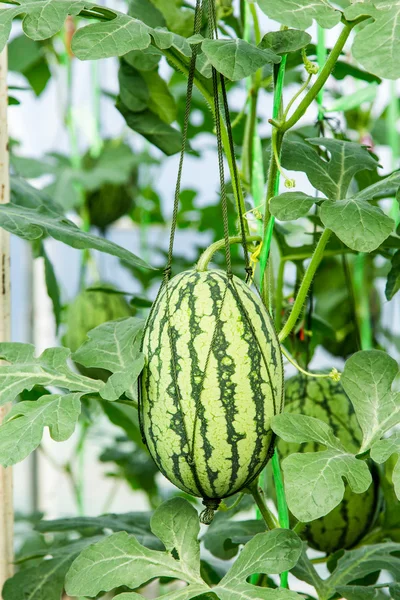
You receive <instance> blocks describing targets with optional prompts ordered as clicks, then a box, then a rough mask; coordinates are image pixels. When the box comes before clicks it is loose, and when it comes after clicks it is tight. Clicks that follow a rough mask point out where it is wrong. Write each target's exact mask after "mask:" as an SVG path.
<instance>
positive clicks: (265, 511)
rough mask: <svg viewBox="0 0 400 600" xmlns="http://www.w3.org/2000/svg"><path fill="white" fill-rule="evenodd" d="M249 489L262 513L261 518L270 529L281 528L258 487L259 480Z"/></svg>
mask: <svg viewBox="0 0 400 600" xmlns="http://www.w3.org/2000/svg"><path fill="white" fill-rule="evenodd" d="M248 489H249V491H250V493H251V495H252V496H253V498H254V501H255V503H256V504H257V506H258V510H259V511H260V513H261V516H262V518H263V519H264V521H265V524H266V526H267V527H268V529H277V528H278V527H279V524H278V523H277V521H276V519H275V517H274V515H273V514H272V513H271V511H270V510H269V508H268V506H267V505H266V503H265V501H264V498H263V496H262V493H261V490H260V488H259V486H258V482H257V480H255V481H253V483H252V484H251V485H250V486H249V488H248Z"/></svg>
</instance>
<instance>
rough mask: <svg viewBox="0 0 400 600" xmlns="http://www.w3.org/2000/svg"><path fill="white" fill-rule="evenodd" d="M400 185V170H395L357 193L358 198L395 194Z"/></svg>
mask: <svg viewBox="0 0 400 600" xmlns="http://www.w3.org/2000/svg"><path fill="white" fill-rule="evenodd" d="M399 186H400V171H394V172H393V173H391V174H390V175H388V176H387V177H384V178H383V179H381V180H380V181H377V182H376V183H373V184H372V185H369V186H368V187H366V188H364V189H363V190H361V191H360V192H358V193H357V194H356V198H357V199H358V200H374V199H375V198H377V199H383V198H390V197H391V196H395V195H396V192H397V191H398V189H399Z"/></svg>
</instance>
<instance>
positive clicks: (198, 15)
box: [164, 0, 204, 282]
mask: <svg viewBox="0 0 400 600" xmlns="http://www.w3.org/2000/svg"><path fill="white" fill-rule="evenodd" d="M203 3H204V0H196V8H195V13H194V29H193V33H194V35H197V34H199V33H200V30H201V24H202V15H203ZM199 48H200V44H195V45H194V46H192V56H191V59H190V65H189V73H188V83H187V92H186V104H185V115H184V120H183V131H182V148H181V154H180V158H179V166H178V175H177V179H176V186H175V195H174V208H173V212H172V223H171V233H170V238H169V248H168V257H167V265H166V267H165V269H164V282H168V281H169V279H170V277H171V267H172V257H173V250H174V241H175V232H176V226H177V220H178V210H179V199H180V194H181V185H182V171H183V161H184V158H185V153H186V145H187V137H188V130H189V119H190V109H191V106H192V97H193V85H194V75H195V72H196V62H197V55H198V53H199Z"/></svg>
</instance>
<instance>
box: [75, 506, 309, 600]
mask: <svg viewBox="0 0 400 600" xmlns="http://www.w3.org/2000/svg"><path fill="white" fill-rule="evenodd" d="M151 529H152V531H153V533H154V534H156V535H157V536H158V537H159V538H160V539H161V541H162V542H163V543H164V545H165V547H166V550H167V551H166V552H157V551H154V550H149V549H147V548H145V547H144V546H142V545H141V544H139V542H138V541H137V540H136V539H135V538H134V537H133V536H129V535H128V534H127V533H125V532H122V533H116V534H114V535H111V536H110V537H109V538H107V539H106V540H104V541H101V542H99V543H97V544H95V545H94V546H91V547H89V548H87V549H86V550H84V551H83V552H82V554H81V555H80V556H79V557H78V558H77V559H76V560H75V561H74V563H73V564H72V566H71V568H70V570H69V572H68V574H67V578H66V590H67V593H68V594H69V595H73V596H79V595H85V596H96V595H97V594H98V593H100V592H102V591H107V590H111V589H114V588H116V587H119V586H126V587H128V588H131V589H136V588H137V587H139V586H140V585H142V584H143V583H145V582H147V581H149V580H150V579H153V578H155V577H163V576H165V577H171V578H177V579H180V580H182V581H185V582H187V583H188V584H189V585H188V586H187V587H185V588H183V589H180V590H178V591H174V592H171V593H170V594H166V595H165V596H163V598H165V599H170V600H185V599H189V598H194V597H196V596H198V595H200V594H205V593H207V592H210V591H211V588H210V587H209V586H208V585H207V584H206V583H205V582H204V581H203V580H202V578H201V576H200V547H199V542H198V539H197V538H198V533H199V520H198V515H197V512H196V510H195V509H194V508H193V507H192V506H191V505H190V504H189V503H188V502H187V501H186V500H184V499H182V498H173V499H171V500H169V501H167V502H165V503H164V504H162V505H161V506H160V507H159V508H158V509H157V510H156V511H155V513H154V515H153V518H152V520H151ZM301 551H302V542H301V540H300V538H299V537H298V536H297V535H296V534H295V533H294V532H293V531H289V530H283V529H280V530H275V531H270V532H267V533H261V534H259V535H257V536H256V537H254V538H253V539H252V540H251V541H250V542H249V543H248V544H246V546H245V547H244V548H243V550H242V551H241V553H240V555H239V557H238V559H237V561H236V562H235V563H234V565H233V566H232V567H231V569H230V571H228V573H227V574H226V576H225V577H224V578H223V579H222V580H221V582H220V583H219V584H218V585H217V586H216V587H213V588H212V592H213V593H214V594H215V595H217V597H218V598H220V599H221V600H228V598H229V599H230V600H232V599H235V598H238V599H239V598H243V597H246V598H259V599H265V600H286V599H287V600H296V599H299V596H298V595H297V594H295V593H294V592H289V591H287V590H271V589H265V590H264V589H261V588H259V587H256V586H253V585H251V584H249V583H247V582H246V580H247V578H248V577H249V575H251V574H253V573H255V572H262V573H266V572H268V573H280V572H282V571H286V570H289V569H291V568H292V567H293V566H294V565H295V564H296V562H297V560H298V558H299V556H300V554H301ZM124 596H125V598H126V599H127V600H130V598H131V597H132V596H131V595H130V594H129V593H127V594H123V595H122V596H120V597H121V598H122V599H123V598H124Z"/></svg>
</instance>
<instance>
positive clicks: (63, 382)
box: [0, 342, 104, 405]
mask: <svg viewBox="0 0 400 600" xmlns="http://www.w3.org/2000/svg"><path fill="white" fill-rule="evenodd" d="M34 352H35V348H34V346H33V345H32V344H21V343H11V342H10V343H8V342H7V343H3V344H0V358H1V359H2V360H5V361H7V362H9V363H11V364H9V365H4V364H3V365H0V405H3V404H7V403H8V402H12V401H13V400H14V399H15V398H16V397H17V396H18V395H19V394H20V393H21V392H23V391H24V390H31V389H32V388H33V387H34V386H35V385H43V386H57V387H60V388H64V389H68V390H69V391H71V392H82V394H89V393H96V392H99V391H100V389H101V388H102V386H103V385H104V384H103V382H101V381H96V380H94V379H89V378H88V377H84V376H83V375H79V374H78V373H74V372H73V371H71V370H70V368H69V366H68V364H67V360H68V359H69V357H70V351H69V350H68V349H67V348H47V350H45V351H44V352H43V353H42V354H41V355H40V356H39V357H38V358H35V356H34Z"/></svg>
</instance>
